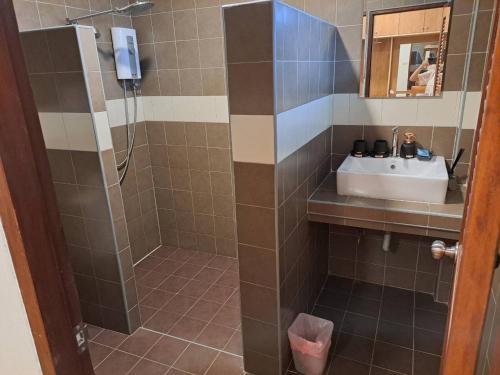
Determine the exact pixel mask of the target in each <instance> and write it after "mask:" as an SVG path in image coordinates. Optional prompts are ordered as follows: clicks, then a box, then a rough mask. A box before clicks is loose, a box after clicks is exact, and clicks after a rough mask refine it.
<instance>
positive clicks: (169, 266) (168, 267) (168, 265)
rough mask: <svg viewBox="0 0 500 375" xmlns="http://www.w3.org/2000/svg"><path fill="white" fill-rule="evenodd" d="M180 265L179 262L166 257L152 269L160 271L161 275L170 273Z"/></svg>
mask: <svg viewBox="0 0 500 375" xmlns="http://www.w3.org/2000/svg"><path fill="white" fill-rule="evenodd" d="M180 267H182V263H181V262H176V261H174V260H170V259H166V260H165V261H163V262H162V263H160V264H159V265H158V266H156V267H155V268H154V269H153V271H155V272H159V273H161V274H162V275H163V276H169V275H172V274H173V273H174V272H175V271H177V270H178V269H179V268H180Z"/></svg>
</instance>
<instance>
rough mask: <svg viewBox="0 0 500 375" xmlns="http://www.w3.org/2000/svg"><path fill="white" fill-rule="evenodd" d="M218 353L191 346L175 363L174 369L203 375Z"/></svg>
mask: <svg viewBox="0 0 500 375" xmlns="http://www.w3.org/2000/svg"><path fill="white" fill-rule="evenodd" d="M217 353H218V352H217V351H216V350H213V349H209V348H206V347H204V346H200V345H196V344H190V345H189V346H188V348H187V349H186V350H185V351H184V353H182V355H181V356H180V357H179V358H178V359H177V361H175V363H174V365H173V367H174V368H177V369H179V370H183V371H186V372H190V373H192V374H195V375H201V374H204V373H205V371H207V369H208V368H209V367H210V365H211V364H212V362H213V360H214V359H215V357H216V355H217Z"/></svg>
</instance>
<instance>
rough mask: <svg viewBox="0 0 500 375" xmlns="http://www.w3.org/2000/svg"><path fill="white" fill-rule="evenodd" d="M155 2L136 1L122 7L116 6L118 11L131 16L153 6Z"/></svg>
mask: <svg viewBox="0 0 500 375" xmlns="http://www.w3.org/2000/svg"><path fill="white" fill-rule="evenodd" d="M153 5H154V3H153V2H152V1H136V2H135V3H131V4H128V5H125V6H124V7H122V8H115V9H114V11H115V12H116V13H126V14H129V15H131V16H136V15H138V14H141V13H144V12H146V11H148V10H149V9H151V8H152V7H153Z"/></svg>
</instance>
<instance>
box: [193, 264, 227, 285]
mask: <svg viewBox="0 0 500 375" xmlns="http://www.w3.org/2000/svg"><path fill="white" fill-rule="evenodd" d="M222 273H223V272H222V271H221V270H217V269H214V268H207V267H205V268H203V269H202V270H201V271H200V273H198V274H197V275H196V276H195V277H194V279H195V280H199V281H202V282H204V283H206V284H207V285H211V284H213V283H214V282H216V281H217V280H218V279H219V278H220V277H221V276H222Z"/></svg>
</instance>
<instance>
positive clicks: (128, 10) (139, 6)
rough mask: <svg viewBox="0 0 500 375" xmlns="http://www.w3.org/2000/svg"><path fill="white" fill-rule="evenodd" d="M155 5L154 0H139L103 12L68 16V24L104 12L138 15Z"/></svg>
mask: <svg viewBox="0 0 500 375" xmlns="http://www.w3.org/2000/svg"><path fill="white" fill-rule="evenodd" d="M153 6H154V2H153V1H147V0H145V1H142V0H137V1H136V2H134V3H131V4H128V5H125V6H124V7H121V8H113V9H109V10H104V11H101V12H96V13H91V14H88V15H86V16H81V17H76V18H66V23H67V24H68V25H72V24H75V23H78V21H80V20H84V19H86V18H91V17H96V16H101V15H103V14H109V13H113V14H128V15H130V16H136V15H138V14H141V13H144V12H146V11H148V10H149V9H151V8H152V7H153Z"/></svg>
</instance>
